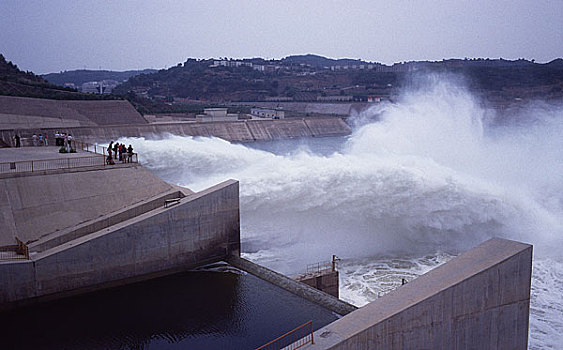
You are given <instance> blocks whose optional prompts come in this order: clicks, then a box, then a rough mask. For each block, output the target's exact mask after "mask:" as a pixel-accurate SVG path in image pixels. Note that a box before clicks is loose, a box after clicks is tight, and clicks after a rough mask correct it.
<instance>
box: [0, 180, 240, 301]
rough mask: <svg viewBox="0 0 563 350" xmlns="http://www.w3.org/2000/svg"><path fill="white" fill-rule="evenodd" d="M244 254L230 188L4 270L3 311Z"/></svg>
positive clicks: (1, 266)
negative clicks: (16, 304)
mask: <svg viewBox="0 0 563 350" xmlns="http://www.w3.org/2000/svg"><path fill="white" fill-rule="evenodd" d="M231 254H232V255H235V256H238V255H239V254H240V231H239V192H238V182H236V181H234V180H229V181H226V182H224V183H222V184H219V185H217V186H214V187H211V188H209V189H207V190H205V191H202V192H199V193H196V194H193V195H190V196H188V197H185V198H183V199H182V200H181V201H180V203H179V204H177V205H174V206H171V207H169V208H159V209H156V210H153V211H151V212H149V213H145V214H142V215H140V216H139V217H136V218H134V219H131V220H128V221H125V222H122V223H120V224H117V225H114V226H112V227H111V228H109V229H104V230H102V231H98V232H96V233H93V234H90V235H87V236H84V237H81V238H78V239H76V240H74V241H71V242H68V243H65V244H63V245H62V246H58V247H56V248H53V249H49V250H47V251H45V252H42V253H39V254H36V255H35V256H32V260H30V261H21V262H20V261H13V262H0V308H6V307H9V306H13V305H14V303H15V302H17V301H20V302H21V301H26V302H29V301H30V300H29V299H30V298H37V297H44V296H53V295H55V296H56V295H61V293H64V292H70V291H77V290H78V291H80V290H91V289H95V288H99V287H103V286H106V285H108V284H122V283H126V282H127V281H131V280H138V279H139V278H143V276H151V275H154V274H166V273H171V272H177V271H181V270H183V269H187V268H191V267H193V266H196V265H198V264H201V263H202V262H205V261H210V260H221V259H224V258H226V257H227V256H228V255H231Z"/></svg>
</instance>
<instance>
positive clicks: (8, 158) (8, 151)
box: [0, 146, 102, 163]
mask: <svg viewBox="0 0 563 350" xmlns="http://www.w3.org/2000/svg"><path fill="white" fill-rule="evenodd" d="M59 148H60V147H57V146H48V147H44V146H43V147H39V146H38V147H18V148H0V163H6V162H21V161H25V160H43V159H60V158H77V157H88V156H95V155H96V154H94V153H92V152H86V151H82V150H79V149H78V150H76V153H59ZM99 156H100V157H101V156H102V155H101V154H100V155H99Z"/></svg>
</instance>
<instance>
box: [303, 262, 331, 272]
mask: <svg viewBox="0 0 563 350" xmlns="http://www.w3.org/2000/svg"><path fill="white" fill-rule="evenodd" d="M331 270H332V263H331V262H330V261H322V262H318V263H314V264H309V265H307V274H313V273H321V272H325V271H331Z"/></svg>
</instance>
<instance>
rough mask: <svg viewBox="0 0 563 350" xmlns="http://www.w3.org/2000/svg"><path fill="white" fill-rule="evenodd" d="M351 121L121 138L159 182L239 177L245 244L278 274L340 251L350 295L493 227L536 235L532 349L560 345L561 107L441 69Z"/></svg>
mask: <svg viewBox="0 0 563 350" xmlns="http://www.w3.org/2000/svg"><path fill="white" fill-rule="evenodd" d="M349 122H350V123H351V124H352V125H353V129H354V132H353V134H352V135H351V136H349V137H345V138H330V139H309V140H289V141H283V142H274V143H256V144H247V145H240V144H232V143H229V142H227V141H224V140H221V139H217V138H192V137H179V136H172V135H169V136H160V137H159V138H158V139H138V138H129V139H123V140H121V142H125V143H126V144H129V143H131V144H133V145H134V147H135V149H136V150H137V151H138V152H139V154H140V155H141V158H140V160H141V162H142V163H143V165H145V166H146V167H148V168H149V169H151V170H152V171H154V172H155V173H156V174H157V175H158V176H161V177H162V178H164V179H165V180H167V181H170V182H173V183H176V184H179V185H182V186H186V187H189V188H191V189H193V190H201V189H204V188H207V187H209V186H211V185H214V184H216V183H218V182H221V181H223V180H225V179H228V178H233V179H237V180H239V181H240V190H241V191H240V203H241V239H242V250H243V252H244V256H245V257H247V258H249V259H251V260H254V261H256V262H258V263H260V264H263V265H265V266H268V267H270V268H273V269H275V270H277V271H280V272H282V273H286V274H291V273H297V272H302V271H303V270H304V269H305V266H306V265H307V264H310V263H315V262H318V261H326V260H329V259H330V256H331V255H332V254H336V255H338V256H339V257H340V258H342V262H341V264H340V270H341V273H342V275H341V290H340V292H341V296H342V297H343V298H344V300H346V301H348V302H351V303H353V304H356V305H357V306H361V305H364V304H365V303H367V302H369V301H372V300H374V299H375V298H377V297H378V296H380V295H382V294H384V293H386V292H387V291H389V290H390V289H392V288H394V287H395V286H397V285H399V284H400V283H401V279H402V278H406V279H407V280H409V279H412V278H415V277H416V276H418V275H420V274H422V273H424V272H426V271H428V270H429V269H431V268H433V267H435V266H437V265H439V264H441V263H444V262H445V261H447V260H449V259H451V258H452V257H453V256H455V255H457V254H459V253H460V252H462V251H465V250H468V249H470V248H472V247H473V246H475V245H477V244H478V243H480V242H482V241H484V240H486V239H488V238H490V237H504V238H508V239H514V240H518V241H522V242H527V243H531V244H533V245H534V262H533V277H532V302H531V314H530V345H529V347H530V348H531V349H561V348H563V336H562V334H563V298H561V296H562V295H563V250H562V247H563V196H562V193H563V176H562V174H563V107H562V106H561V105H558V106H554V105H549V104H546V103H543V102H536V103H530V104H529V105H527V106H525V107H521V108H519V109H515V110H513V111H504V114H503V115H502V118H501V116H500V115H499V114H498V112H497V111H495V110H491V109H487V108H486V103H484V102H483V101H480V100H478V99H476V98H475V97H474V96H472V95H471V94H470V93H468V92H467V90H466V89H464V87H463V86H459V85H457V84H454V83H450V82H448V81H447V79H445V80H444V79H442V78H440V79H432V78H431V79H428V80H427V81H426V82H425V83H424V84H419V85H418V86H417V88H413V89H411V90H407V91H405V92H404V93H403V95H402V97H401V98H400V99H399V100H398V101H396V102H395V103H382V104H376V105H374V106H373V107H372V108H370V109H368V110H366V111H364V112H363V113H361V114H359V115H355V116H352V117H351V118H350V120H349Z"/></svg>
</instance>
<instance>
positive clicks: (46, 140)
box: [45, 134, 49, 146]
mask: <svg viewBox="0 0 563 350" xmlns="http://www.w3.org/2000/svg"><path fill="white" fill-rule="evenodd" d="M45 146H49V140H48V139H47V134H45Z"/></svg>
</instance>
